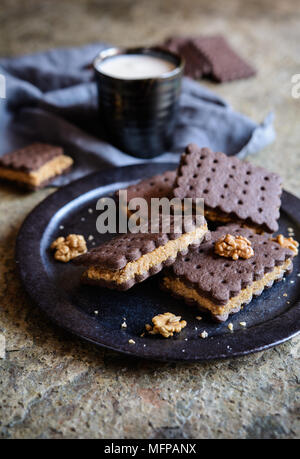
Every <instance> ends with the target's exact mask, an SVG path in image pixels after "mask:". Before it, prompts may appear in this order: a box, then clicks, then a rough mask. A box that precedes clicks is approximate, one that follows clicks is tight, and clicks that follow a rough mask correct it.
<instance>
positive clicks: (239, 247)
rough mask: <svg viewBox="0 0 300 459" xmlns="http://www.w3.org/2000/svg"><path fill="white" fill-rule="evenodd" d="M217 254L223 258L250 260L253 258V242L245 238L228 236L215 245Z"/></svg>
mask: <svg viewBox="0 0 300 459" xmlns="http://www.w3.org/2000/svg"><path fill="white" fill-rule="evenodd" d="M215 253H217V254H218V255H220V256H221V257H227V258H232V259H233V260H238V259H239V258H244V259H248V258H251V257H253V255H254V251H253V249H252V247H251V242H250V241H249V239H247V238H246V237H244V236H232V235H231V234H226V235H225V236H223V237H221V238H220V239H219V240H218V241H216V243H215Z"/></svg>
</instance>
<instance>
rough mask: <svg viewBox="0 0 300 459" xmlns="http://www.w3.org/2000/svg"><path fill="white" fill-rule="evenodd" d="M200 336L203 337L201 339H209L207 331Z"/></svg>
mask: <svg viewBox="0 0 300 459" xmlns="http://www.w3.org/2000/svg"><path fill="white" fill-rule="evenodd" d="M200 336H201V338H203V339H205V338H207V337H208V333H207V331H206V330H203V332H202V333H200Z"/></svg>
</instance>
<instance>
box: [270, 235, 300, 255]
mask: <svg viewBox="0 0 300 459" xmlns="http://www.w3.org/2000/svg"><path fill="white" fill-rule="evenodd" d="M271 241H274V242H278V244H279V245H281V247H284V248H287V249H290V250H291V251H292V252H294V253H295V254H296V255H297V254H298V246H299V243H298V242H297V241H295V240H294V239H293V238H292V237H284V236H283V235H282V234H278V236H276V237H272V238H271Z"/></svg>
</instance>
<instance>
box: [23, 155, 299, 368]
mask: <svg viewBox="0 0 300 459" xmlns="http://www.w3.org/2000/svg"><path fill="white" fill-rule="evenodd" d="M172 168H174V164H165V163H164V164H143V165H138V166H129V167H124V168H114V169H110V170H105V171H103V172H98V173H95V174H92V175H90V176H88V177H85V178H83V179H81V180H78V181H76V182H74V183H72V184H71V185H68V186H66V187H64V188H61V189H60V190H58V191H57V192H56V193H54V194H52V195H51V196H49V197H48V198H47V199H45V201H43V202H42V203H41V204H40V205H38V206H37V207H36V208H35V209H34V210H33V212H32V213H31V214H30V215H29V216H28V217H27V219H26V220H25V222H24V224H23V226H22V228H21V230H20V233H19V236H18V239H17V251H16V261H17V263H18V266H19V270H20V274H21V278H22V281H23V284H24V287H25V289H26V291H27V293H28V294H29V296H30V297H31V299H32V300H33V301H34V302H35V303H36V304H37V305H38V306H39V307H40V308H41V309H42V310H43V311H44V312H45V313H46V314H47V315H48V316H49V317H50V318H51V319H52V320H53V321H54V322H56V323H57V324H58V325H60V326H61V327H63V328H65V329H67V330H69V331H70V332H72V333H74V334H76V335H78V336H80V337H82V338H84V339H86V340H88V341H91V342H93V343H95V344H97V345H100V346H105V347H108V348H110V349H114V350H116V351H120V352H123V353H125V354H130V355H133V356H137V357H144V358H151V359H156V360H164V361H167V360H184V361H195V360H208V359H218V358H225V357H231V356H237V355H243V354H247V353H250V352H255V351H259V350H262V349H266V348H268V347H270V346H275V345H276V344H279V343H282V342H283V341H285V340H287V339H289V338H291V337H293V336H295V335H296V334H297V333H298V332H299V330H300V301H299V291H300V290H299V288H300V277H299V276H298V275H297V274H298V273H299V272H300V263H299V261H300V260H299V258H300V257H298V258H296V259H295V262H294V271H293V273H292V274H291V275H290V276H288V277H287V279H286V280H285V281H282V282H279V283H277V284H275V285H274V286H273V287H272V288H271V289H269V290H266V291H265V292H263V294H262V295H261V296H260V297H259V298H256V299H254V300H253V301H252V302H251V303H250V304H249V305H248V306H247V307H245V308H244V310H243V311H241V312H239V313H238V314H236V315H234V316H232V317H231V318H230V322H232V323H233V325H234V332H230V331H229V329H228V328H227V325H228V322H227V323H224V324H216V323H213V322H212V321H211V320H210V319H209V317H203V320H202V321H198V320H196V318H195V317H196V316H197V315H198V312H197V309H194V308H191V307H187V306H185V305H184V304H183V303H182V302H180V301H178V300H175V299H173V298H172V297H171V296H170V295H168V294H167V293H165V292H162V291H160V289H159V280H160V276H159V275H158V276H155V277H153V278H151V279H148V280H147V281H145V282H142V283H140V284H138V285H136V286H135V287H134V288H132V289H131V290H129V291H127V292H116V291H112V290H108V289H100V288H97V287H91V286H82V285H80V281H79V280H80V275H81V273H82V270H83V269H82V268H81V267H75V266H74V265H72V264H71V263H68V264H63V263H60V262H57V261H55V260H54V258H53V255H52V254H51V253H50V251H49V246H50V244H51V242H52V241H53V240H54V239H55V238H57V237H58V236H59V235H67V234H69V233H77V234H84V235H85V236H86V238H87V239H88V237H89V236H90V235H92V236H93V237H94V239H93V240H92V241H88V246H89V247H90V248H92V247H93V243H94V244H95V243H96V244H98V243H101V242H102V241H103V240H104V239H107V238H108V237H109V236H108V235H100V234H98V233H97V232H96V225H95V223H96V217H97V215H98V211H96V210H95V206H96V202H97V200H98V199H99V198H100V197H103V196H108V195H111V194H113V193H114V191H115V190H117V189H119V188H123V187H126V186H127V185H128V184H131V183H133V182H134V181H138V180H139V179H141V178H144V177H150V176H152V175H154V174H157V173H160V172H163V171H165V170H167V169H172ZM89 209H92V210H93V212H91V210H89ZM288 227H292V228H294V232H295V237H296V239H298V240H299V239H300V200H299V199H297V198H296V197H294V196H293V195H291V194H289V193H287V192H284V193H283V204H282V210H281V218H280V231H281V232H283V233H284V234H285V235H287V233H288V231H287V228H288ZM285 293H286V294H287V296H283V295H284V294H285ZM94 311H99V312H98V314H95V312H94ZM164 312H173V313H175V314H177V315H181V316H182V317H183V318H184V319H185V320H186V321H187V323H188V325H187V327H186V328H185V329H184V330H183V331H182V332H181V333H180V334H178V335H177V336H174V337H173V338H170V339H164V338H162V337H160V336H145V337H143V338H141V337H140V335H141V333H142V332H143V330H144V326H145V324H146V323H150V322H151V318H152V317H153V316H155V315H157V314H159V313H164ZM201 315H202V314H201ZM124 317H125V318H126V322H127V328H126V329H122V328H121V324H122V322H123V318H124ZM242 321H245V322H247V327H246V328H245V329H243V328H242V327H241V326H240V325H239V323H240V322H242ZM203 330H206V331H207V332H208V338H207V339H202V338H200V337H199V334H200V333H201V332H202V331H203ZM129 339H133V340H134V341H135V344H129V343H128V340H129Z"/></svg>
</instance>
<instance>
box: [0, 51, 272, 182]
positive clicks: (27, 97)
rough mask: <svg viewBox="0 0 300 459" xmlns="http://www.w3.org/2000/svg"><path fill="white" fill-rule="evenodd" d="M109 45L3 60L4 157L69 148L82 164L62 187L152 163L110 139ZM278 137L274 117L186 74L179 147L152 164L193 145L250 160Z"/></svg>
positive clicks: (0, 117) (0, 132)
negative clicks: (241, 108) (104, 74)
mask: <svg viewBox="0 0 300 459" xmlns="http://www.w3.org/2000/svg"><path fill="white" fill-rule="evenodd" d="M107 46H108V45H106V44H103V43H96V44H90V45H87V46H83V47H79V48H67V49H53V50H50V51H47V52H43V53H37V54H33V55H26V56H22V57H16V58H2V59H0V75H1V74H2V75H4V77H5V82H6V98H5V99H0V139H1V142H0V156H1V155H2V154H4V153H7V152H9V151H12V150H14V149H15V148H18V147H22V146H25V145H26V144H28V143H30V142H32V141H41V142H48V143H53V144H56V145H62V146H63V147H64V148H65V151H66V152H67V153H68V154H70V155H71V156H72V157H73V158H74V160H75V165H74V168H73V170H72V171H71V172H70V173H69V174H68V175H66V176H63V177H59V178H57V179H56V181H55V182H54V183H55V185H57V186H61V185H64V184H66V183H69V182H71V181H73V180H75V179H77V178H80V177H82V176H84V175H86V174H88V173H90V172H95V171H97V170H99V169H101V168H104V167H109V166H126V165H130V164H137V163H140V162H145V160H139V159H137V158H134V157H132V156H130V155H128V154H126V153H125V152H122V151H120V150H119V149H117V148H115V147H114V146H112V145H111V144H110V143H108V142H107V141H106V140H105V133H104V132H102V129H101V126H100V124H99V121H98V116H97V89H96V84H95V82H94V75H93V70H92V68H91V66H90V64H91V62H92V60H93V58H94V57H95V56H96V54H97V53H98V52H99V51H101V50H102V49H104V48H107ZM245 84H247V82H245ZM274 138H275V133H274V128H273V114H269V115H268V116H267V117H266V119H265V120H264V121H263V122H262V123H261V124H256V123H255V122H254V121H252V120H250V119H249V118H247V117H246V116H244V115H242V114H240V113H237V112H235V111H234V110H233V109H232V108H231V107H230V106H229V105H228V104H227V103H226V102H225V101H224V100H223V99H222V98H221V97H219V96H218V95H216V94H214V93H213V92H212V91H209V90H208V89H206V88H205V87H204V86H201V85H200V84H198V83H197V82H195V81H193V80H191V79H189V78H184V80H183V87H182V94H181V99H180V110H179V114H178V123H177V126H176V130H175V133H174V143H173V147H172V149H171V151H168V152H165V153H164V154H162V155H161V156H159V157H157V158H155V159H153V161H156V162H164V161H170V162H175V163H176V162H178V160H179V156H180V154H181V153H182V151H183V149H184V148H185V146H186V145H187V144H188V143H191V142H194V143H197V144H198V145H199V146H208V147H210V148H211V149H213V150H215V151H223V152H225V153H226V154H228V155H237V156H239V157H240V158H244V157H245V156H247V155H248V154H251V153H255V152H257V151H259V150H260V149H262V148H263V147H264V146H266V145H268V144H269V143H271V142H272V141H273V140H274Z"/></svg>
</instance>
